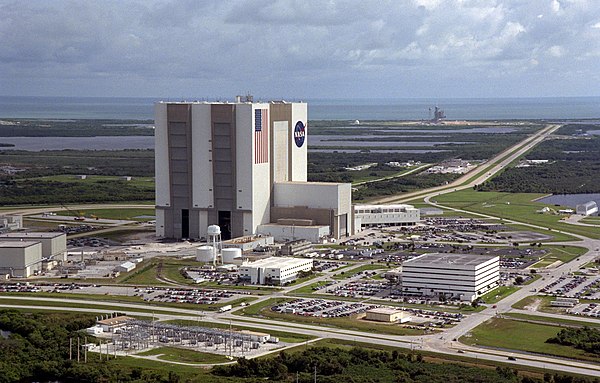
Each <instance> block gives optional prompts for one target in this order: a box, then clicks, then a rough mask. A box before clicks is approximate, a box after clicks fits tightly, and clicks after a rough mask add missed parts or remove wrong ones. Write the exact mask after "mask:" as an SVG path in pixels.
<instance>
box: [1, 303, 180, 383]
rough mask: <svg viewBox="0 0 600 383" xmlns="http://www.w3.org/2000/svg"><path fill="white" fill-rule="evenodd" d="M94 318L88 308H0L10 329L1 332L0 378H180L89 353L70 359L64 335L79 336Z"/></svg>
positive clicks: (3, 326) (3, 381) (3, 324)
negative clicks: (4, 334)
mask: <svg viewBox="0 0 600 383" xmlns="http://www.w3.org/2000/svg"><path fill="white" fill-rule="evenodd" d="M94 322H95V319H94V317H93V316H92V315H90V314H80V313H77V314H75V313H23V312H20V311H17V310H0V329H1V330H4V331H9V332H10V333H11V334H10V336H9V337H8V338H3V337H0V383H9V382H35V381H43V382H49V381H56V380H58V381H61V382H74V383H75V382H106V383H112V382H136V383H138V382H139V383H141V382H165V383H167V382H172V383H176V382H179V381H180V377H179V376H178V375H177V374H175V373H172V372H171V373H165V372H159V371H156V370H142V369H141V368H129V367H122V366H119V365H117V364H114V363H111V362H106V361H100V360H99V358H98V355H97V354H93V353H88V363H85V364H84V363H77V362H76V361H73V360H69V338H75V339H76V338H77V336H78V335H79V336H80V337H81V336H82V335H80V334H78V331H79V330H82V329H84V328H86V327H89V326H92V325H93V324H94Z"/></svg>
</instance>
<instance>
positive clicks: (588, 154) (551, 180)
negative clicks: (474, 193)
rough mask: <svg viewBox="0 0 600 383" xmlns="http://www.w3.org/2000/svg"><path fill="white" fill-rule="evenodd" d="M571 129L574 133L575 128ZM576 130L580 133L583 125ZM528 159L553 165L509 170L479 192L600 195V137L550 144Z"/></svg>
mask: <svg viewBox="0 0 600 383" xmlns="http://www.w3.org/2000/svg"><path fill="white" fill-rule="evenodd" d="M568 127H569V129H571V130H572V129H574V128H573V125H569V126H568ZM574 127H576V128H577V129H579V128H580V127H581V125H575V126H574ZM561 129H563V128H561ZM569 131H570V130H569ZM526 158H527V159H529V160H548V161H549V162H548V163H545V164H537V165H533V166H529V167H521V168H516V167H513V168H509V169H507V170H505V171H504V172H502V173H501V174H499V175H498V176H496V177H494V178H492V179H491V180H489V181H487V182H486V183H484V184H482V185H478V186H477V188H476V189H477V190H481V191H500V192H512V193H552V194H565V193H598V192H600V179H599V178H598V172H599V171H600V137H590V138H573V139H560V140H557V139H555V140H547V141H544V142H542V143H541V144H540V145H538V147H536V148H535V149H534V150H533V151H532V152H531V153H529V154H527V156H526Z"/></svg>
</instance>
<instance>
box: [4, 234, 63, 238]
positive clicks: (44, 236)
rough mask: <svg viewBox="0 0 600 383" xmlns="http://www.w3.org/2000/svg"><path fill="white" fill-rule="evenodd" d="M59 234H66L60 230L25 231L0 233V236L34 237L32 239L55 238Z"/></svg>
mask: <svg viewBox="0 0 600 383" xmlns="http://www.w3.org/2000/svg"><path fill="white" fill-rule="evenodd" d="M61 235H66V234H65V233H60V232H40V233H36V232H27V233H4V234H0V238H34V239H38V238H39V239H47V238H56V237H60V236H61Z"/></svg>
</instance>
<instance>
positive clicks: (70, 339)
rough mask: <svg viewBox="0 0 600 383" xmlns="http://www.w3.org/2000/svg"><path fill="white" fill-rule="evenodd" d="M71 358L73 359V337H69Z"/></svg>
mask: <svg viewBox="0 0 600 383" xmlns="http://www.w3.org/2000/svg"><path fill="white" fill-rule="evenodd" d="M69 360H73V338H69Z"/></svg>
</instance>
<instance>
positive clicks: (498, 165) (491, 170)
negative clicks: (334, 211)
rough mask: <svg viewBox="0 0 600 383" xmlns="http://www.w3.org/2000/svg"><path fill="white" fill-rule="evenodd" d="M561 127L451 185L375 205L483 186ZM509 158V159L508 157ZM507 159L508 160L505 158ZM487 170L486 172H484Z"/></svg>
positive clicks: (541, 132)
mask: <svg viewBox="0 0 600 383" xmlns="http://www.w3.org/2000/svg"><path fill="white" fill-rule="evenodd" d="M560 127H561V125H548V126H546V127H545V128H543V129H540V130H539V131H537V132H536V133H534V134H533V135H531V136H529V137H527V138H526V139H525V140H523V141H521V142H519V143H517V144H516V145H514V146H512V147H510V148H508V149H506V150H505V151H503V152H501V153H500V154H498V155H497V156H495V157H494V158H492V159H491V160H488V161H486V162H484V163H483V164H481V165H479V166H478V167H476V168H475V169H473V170H472V171H470V172H468V173H466V174H465V175H463V176H461V177H460V178H458V179H456V180H454V181H453V182H451V183H450V184H449V185H443V186H437V187H433V188H429V189H424V190H419V191H415V192H411V193H402V194H399V195H395V196H390V197H385V198H380V199H377V200H374V201H373V202H372V203H374V204H385V203H392V202H395V203H398V202H406V201H410V200H414V199H416V198H425V197H427V196H434V195H436V192H439V193H449V192H453V191H455V189H456V190H461V189H467V188H470V187H473V186H474V185H478V184H481V183H482V182H484V181H485V180H487V179H489V178H491V177H493V176H494V175H495V174H496V173H498V172H499V171H500V170H502V169H504V168H505V167H506V166H508V165H509V164H510V163H511V162H512V161H514V160H515V159H516V158H518V157H520V156H522V155H523V154H525V153H526V152H527V151H529V150H531V149H532V148H533V147H534V146H536V145H537V144H539V143H540V142H542V141H543V140H545V139H546V138H547V137H548V136H549V135H550V134H552V133H554V132H555V131H556V130H557V129H559V128H560ZM507 156H508V157H507ZM505 157H506V158H505ZM484 170H485V172H484ZM480 173H481V175H480V176H479V177H477V179H475V180H472V181H470V180H471V178H473V177H474V176H475V175H477V174H480Z"/></svg>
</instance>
